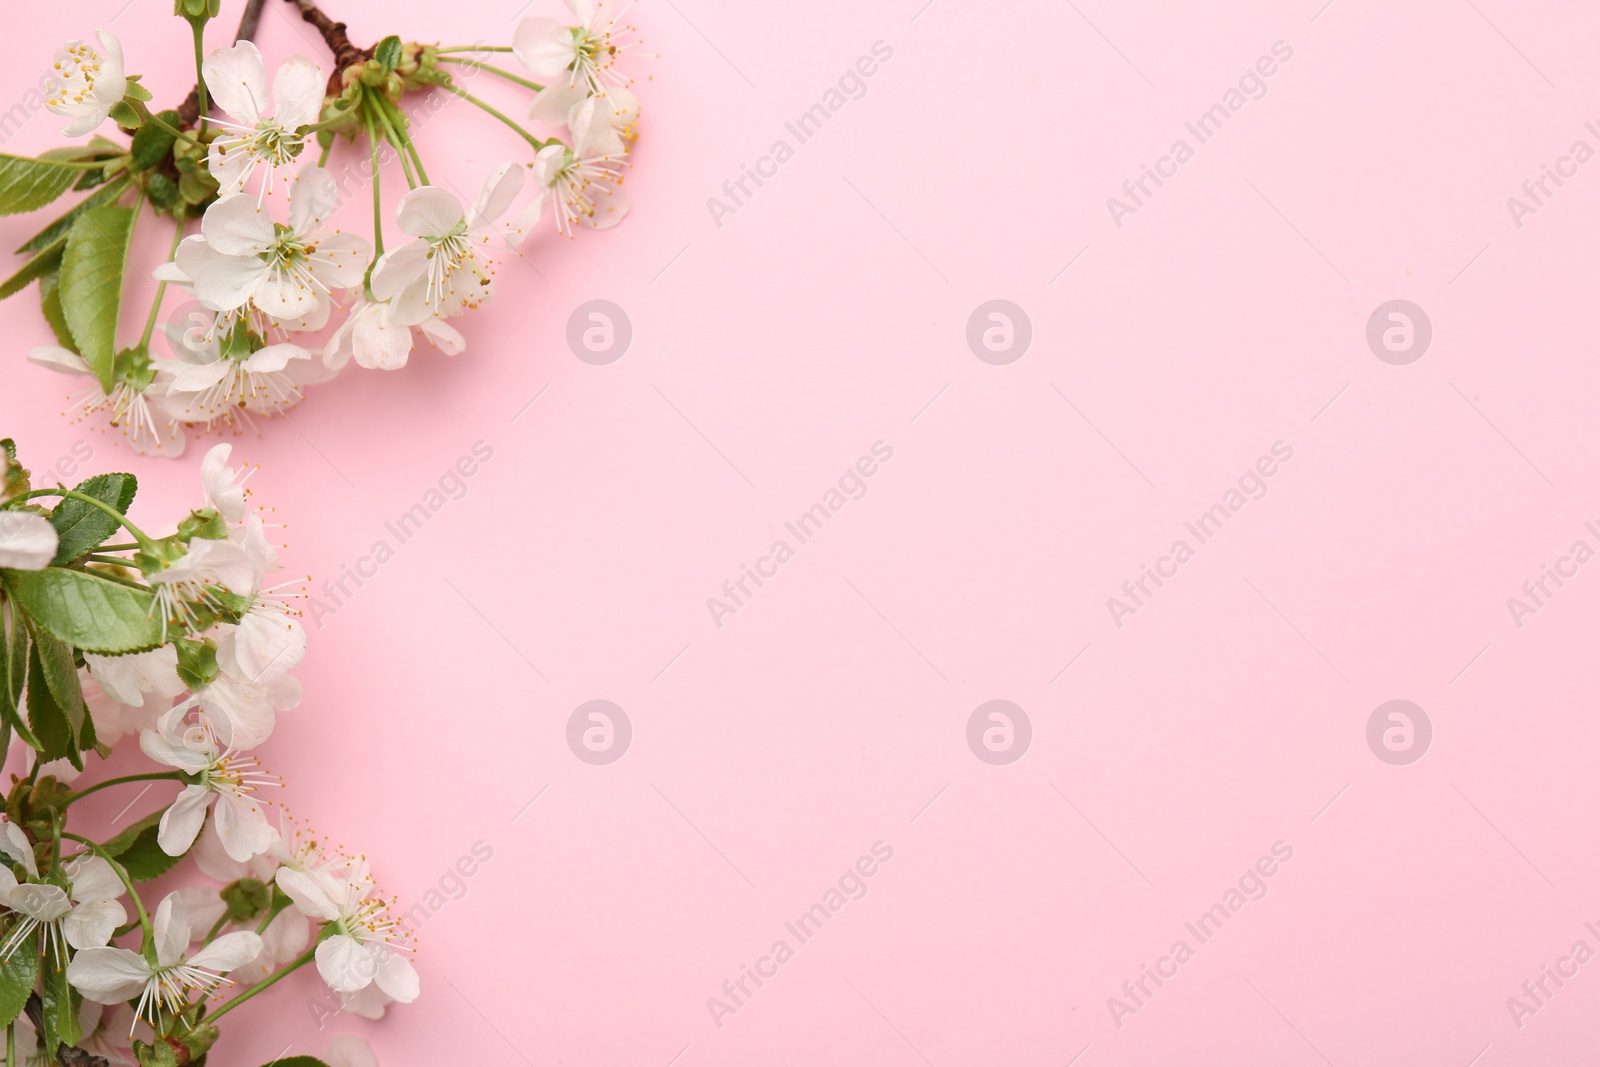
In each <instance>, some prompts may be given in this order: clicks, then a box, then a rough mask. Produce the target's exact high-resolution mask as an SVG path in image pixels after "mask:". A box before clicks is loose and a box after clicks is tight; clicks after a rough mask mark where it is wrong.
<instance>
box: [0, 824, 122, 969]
mask: <svg viewBox="0 0 1600 1067" xmlns="http://www.w3.org/2000/svg"><path fill="white" fill-rule="evenodd" d="M0 855H4V856H5V858H6V859H7V860H10V861H11V863H14V864H18V865H20V866H21V867H22V870H23V875H24V877H25V878H26V881H24V880H20V879H18V878H17V876H16V875H15V874H14V873H13V871H12V869H11V867H10V866H8V865H6V864H4V863H0V905H4V906H5V907H6V908H8V909H10V910H11V911H12V912H14V913H15V914H16V915H17V916H18V918H17V920H16V921H15V923H14V925H13V926H12V928H11V930H10V931H9V933H8V936H7V938H6V942H5V945H4V946H3V947H0V955H3V956H4V957H5V958H8V959H9V958H10V956H11V954H12V953H13V952H15V951H16V950H17V948H18V947H19V946H21V945H22V944H23V943H24V942H25V941H26V940H27V939H28V938H30V937H32V936H33V934H34V932H35V931H40V930H42V931H43V932H44V943H45V948H46V950H47V951H49V952H51V953H52V955H53V956H54V958H55V960H56V962H57V964H58V965H59V964H60V962H61V961H62V958H63V953H64V949H63V948H62V944H63V942H65V943H66V944H68V945H71V946H72V947H73V948H75V949H85V948H93V947H96V946H99V945H104V944H106V943H107V942H109V941H110V940H111V935H112V933H113V932H115V930H116V929H117V927H119V926H121V925H122V924H123V923H125V922H127V921H128V914H127V912H125V911H124V910H123V908H122V905H121V904H120V903H118V899H117V898H119V897H121V896H122V894H123V893H125V892H126V891H127V889H126V887H125V886H124V885H123V884H122V879H121V878H119V877H117V873H116V871H114V870H112V868H111V864H109V863H107V862H106V861H105V860H103V859H101V858H100V857H99V856H94V855H90V854H88V853H83V854H80V855H77V856H74V857H72V858H71V859H69V860H67V861H66V862H65V863H63V864H62V865H61V873H62V874H63V875H64V876H65V878H66V883H67V884H66V887H65V888H63V887H62V886H60V885H56V884H53V883H50V882H45V881H43V880H42V879H40V877H39V866H38V863H37V861H36V860H35V859H34V854H33V846H32V845H31V844H29V842H28V839H27V837H26V835H24V834H23V832H22V830H21V828H20V827H18V826H17V824H16V823H13V822H7V823H5V824H4V830H3V831H0Z"/></svg>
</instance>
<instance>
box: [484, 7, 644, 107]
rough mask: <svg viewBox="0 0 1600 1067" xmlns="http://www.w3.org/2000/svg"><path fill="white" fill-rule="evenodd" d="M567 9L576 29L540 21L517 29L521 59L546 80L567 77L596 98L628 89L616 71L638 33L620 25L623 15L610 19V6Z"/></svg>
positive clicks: (515, 43) (514, 46) (626, 80)
mask: <svg viewBox="0 0 1600 1067" xmlns="http://www.w3.org/2000/svg"><path fill="white" fill-rule="evenodd" d="M566 5H567V10H568V11H569V12H570V13H571V14H572V18H573V20H574V22H575V24H574V25H567V24H564V23H562V22H561V21H559V20H557V19H552V18H542V17H533V18H525V19H523V20H522V21H521V22H519V23H517V28H516V29H515V30H514V31H513V32H512V35H511V50H512V52H514V53H515V54H516V57H517V59H519V60H520V61H521V62H522V65H523V66H525V67H527V68H528V69H529V70H531V71H533V73H534V74H536V75H538V76H540V77H542V78H554V77H557V76H559V75H562V74H565V75H567V80H568V84H569V85H582V86H586V87H588V89H589V90H590V91H591V92H593V93H598V92H601V91H602V90H604V89H605V87H606V86H608V85H627V84H628V83H629V82H630V81H631V80H632V79H630V78H628V77H626V76H624V75H623V74H622V72H621V71H620V70H618V68H617V58H618V56H620V55H621V54H622V53H623V52H624V51H626V50H627V49H629V48H632V47H634V46H635V45H637V44H638V43H639V42H638V41H636V40H630V39H629V38H630V37H631V36H632V34H633V32H634V27H633V26H623V25H618V23H617V21H616V20H617V19H618V18H620V17H621V16H622V12H621V11H619V12H618V13H617V14H616V15H615V16H608V15H607V13H606V8H607V7H608V4H607V0H566ZM610 6H614V5H610ZM624 10H626V9H625V8H624Z"/></svg>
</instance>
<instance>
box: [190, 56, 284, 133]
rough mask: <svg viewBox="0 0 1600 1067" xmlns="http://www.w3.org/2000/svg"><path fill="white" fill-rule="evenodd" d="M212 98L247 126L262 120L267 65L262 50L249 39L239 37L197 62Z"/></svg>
mask: <svg viewBox="0 0 1600 1067" xmlns="http://www.w3.org/2000/svg"><path fill="white" fill-rule="evenodd" d="M200 72H201V75H202V76H203V77H204V78H205V80H206V88H207V89H209V90H210V91H211V101H212V103H214V104H216V106H218V107H220V108H221V109H222V110H224V111H226V112H227V113H228V114H229V115H230V116H232V117H233V118H235V119H237V120H239V121H240V122H242V123H244V124H245V125H247V126H254V125H255V124H256V123H257V122H259V121H260V120H261V113H262V110H263V109H264V108H265V107H266V106H267V67H266V64H265V63H263V62H262V61H261V50H260V49H258V48H257V47H256V46H255V45H254V44H252V43H250V42H249V41H239V42H238V43H236V44H234V45H232V46H231V47H228V48H219V49H217V50H216V51H215V52H212V53H211V54H210V55H209V56H206V58H205V61H204V62H203V63H201V65H200Z"/></svg>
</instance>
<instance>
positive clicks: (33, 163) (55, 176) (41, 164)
mask: <svg viewBox="0 0 1600 1067" xmlns="http://www.w3.org/2000/svg"><path fill="white" fill-rule="evenodd" d="M78 151H82V150H81V149H79V150H78ZM45 156H46V157H48V156H49V153H46V154H45ZM83 170H84V168H82V167H76V166H72V165H71V163H70V162H69V161H67V160H59V159H50V158H40V159H27V158H25V157H23V156H7V155H0V215H16V214H18V213H20V212H23V211H37V210H39V209H40V208H42V207H44V206H45V205H46V204H48V203H50V202H51V201H52V200H54V199H55V198H56V197H58V196H60V195H61V194H62V193H64V192H66V191H67V187H68V186H70V185H71V184H72V183H73V182H75V181H77V180H78V177H79V176H80V175H81V174H82V173H83Z"/></svg>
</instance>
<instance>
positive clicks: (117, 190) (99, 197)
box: [17, 172, 128, 255]
mask: <svg viewBox="0 0 1600 1067" xmlns="http://www.w3.org/2000/svg"><path fill="white" fill-rule="evenodd" d="M90 173H95V172H90ZM127 188H128V179H127V178H121V179H119V180H117V181H114V182H112V183H111V184H110V185H106V186H102V187H101V188H99V189H96V190H95V191H94V192H93V193H91V194H90V195H88V196H86V197H84V198H83V199H82V200H80V201H78V202H77V203H76V204H73V205H72V207H71V208H70V209H68V211H67V213H66V214H64V215H62V216H61V217H60V218H58V219H56V220H55V221H54V222H52V223H51V224H50V225H48V226H46V227H45V228H44V229H42V230H40V231H39V232H38V233H36V234H34V235H33V236H32V237H30V238H28V240H27V241H26V242H25V243H24V244H23V245H22V247H21V248H19V249H17V252H18V254H19V255H20V254H21V253H23V252H38V251H39V250H41V249H43V248H45V247H47V246H48V245H52V244H55V243H56V241H57V239H59V238H61V237H62V236H64V235H65V234H66V232H67V231H68V230H70V229H72V224H73V223H74V222H76V221H77V219H78V216H79V215H82V214H83V213H84V212H85V211H92V210H93V209H94V208H97V207H99V206H100V205H101V204H109V203H110V202H111V201H113V200H115V199H116V198H117V197H118V196H120V195H122V193H123V192H124V191H125V190H126V189H127Z"/></svg>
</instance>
